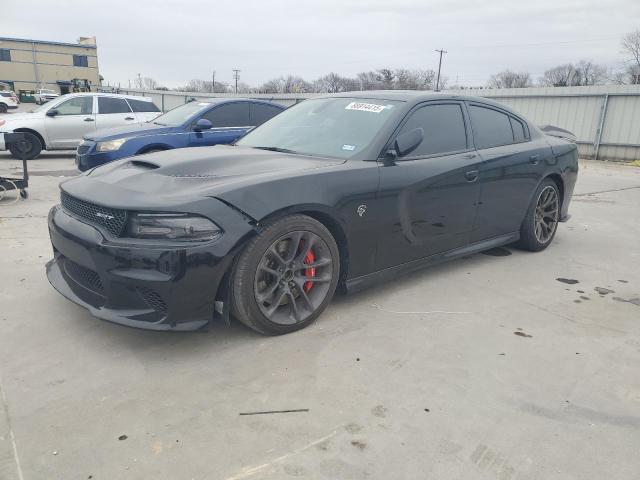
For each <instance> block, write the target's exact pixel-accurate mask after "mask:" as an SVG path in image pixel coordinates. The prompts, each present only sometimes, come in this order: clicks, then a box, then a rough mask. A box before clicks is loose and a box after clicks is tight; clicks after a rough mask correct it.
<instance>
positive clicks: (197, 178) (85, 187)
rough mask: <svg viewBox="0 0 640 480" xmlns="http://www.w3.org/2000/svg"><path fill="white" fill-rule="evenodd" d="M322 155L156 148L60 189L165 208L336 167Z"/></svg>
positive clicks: (126, 205) (121, 204)
mask: <svg viewBox="0 0 640 480" xmlns="http://www.w3.org/2000/svg"><path fill="white" fill-rule="evenodd" d="M344 162H345V160H342V159H334V158H319V157H310V156H306V155H294V154H287V153H278V152H271V151H265V150H258V149H254V148H249V147H234V146H228V145H217V146H215V147H198V148H182V149H176V150H167V151H163V152H154V153H149V154H146V155H139V156H135V157H129V158H125V159H122V160H117V161H115V162H111V163H109V164H106V165H104V166H102V167H98V168H96V169H94V170H91V171H90V172H88V173H87V174H84V175H81V176H78V177H75V178H73V179H70V180H67V181H66V182H64V183H63V184H62V185H61V188H62V189H63V190H64V191H66V192H68V193H69V194H71V195H74V196H76V197H78V198H81V199H83V200H87V201H90V202H94V203H97V204H100V205H105V206H109V207H114V208H122V209H127V210H131V209H151V208H154V209H158V208H160V209H162V208H170V207H172V206H176V205H181V204H184V203H188V202H191V201H193V200H194V199H198V198H203V197H217V198H222V199H224V197H225V195H226V194H227V193H230V192H234V191H236V190H238V189H243V188H247V187H251V186H253V185H256V184H259V183H263V182H269V181H272V180H281V179H282V178H283V177H284V178H286V177H291V176H296V175H304V174H307V173H309V172H310V171H311V170H314V169H322V168H329V167H335V166H336V165H341V164H343V163H344Z"/></svg>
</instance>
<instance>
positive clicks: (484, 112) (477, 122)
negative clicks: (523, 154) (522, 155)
mask: <svg viewBox="0 0 640 480" xmlns="http://www.w3.org/2000/svg"><path fill="white" fill-rule="evenodd" d="M469 115H470V117H471V124H472V125H473V135H474V138H475V141H476V148H478V149H482V148H491V147H499V146H501V145H509V144H512V143H513V141H514V140H513V131H512V130H511V121H510V120H509V115H507V114H506V113H502V112H499V111H498V110H494V109H493V108H487V107H480V106H478V105H470V106H469Z"/></svg>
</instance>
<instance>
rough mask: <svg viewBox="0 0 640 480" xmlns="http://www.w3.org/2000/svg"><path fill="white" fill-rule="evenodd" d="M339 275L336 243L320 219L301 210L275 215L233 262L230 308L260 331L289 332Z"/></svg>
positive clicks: (312, 315)
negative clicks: (293, 213) (292, 213)
mask: <svg viewBox="0 0 640 480" xmlns="http://www.w3.org/2000/svg"><path fill="white" fill-rule="evenodd" d="M305 243H308V247H307V248H305ZM282 245H285V246H284V247H282ZM281 247H282V248H284V250H283V249H282V248H281ZM312 266H313V267H312ZM339 276H340V253H339V251H338V246H337V245H336V241H335V239H334V238H333V236H332V235H331V232H329V230H328V229H327V228H326V227H325V226H324V225H323V224H322V223H320V222H318V221H317V220H315V219H313V218H311V217H308V216H306V215H292V216H289V217H285V218H282V219H280V220H276V221H274V222H272V223H270V224H268V225H267V226H266V227H264V228H263V229H262V231H261V232H260V233H259V234H258V235H257V236H256V237H255V238H253V239H252V240H251V241H250V242H249V244H248V245H247V246H246V247H245V248H244V250H243V251H242V253H240V255H239V256H238V257H237V258H236V261H235V262H234V266H233V270H232V273H231V295H230V297H231V313H232V314H233V316H234V317H235V318H237V319H238V320H239V321H240V322H242V323H244V324H245V325H246V326H248V327H250V328H252V329H254V330H256V331H258V332H260V333H262V334H265V335H282V334H285V333H291V332H295V331H297V330H300V329H302V328H305V327H307V326H308V325H309V324H311V323H312V322H313V321H314V320H315V319H316V318H317V317H318V316H319V315H320V314H321V313H322V312H323V311H324V309H325V308H326V307H327V305H328V304H329V302H330V301H331V298H332V297H333V294H334V292H335V289H336V285H337V283H338V278H339ZM310 280H312V281H310ZM314 289H315V290H314ZM265 292H267V293H265ZM259 298H260V299H261V300H259ZM269 311H271V313H269Z"/></svg>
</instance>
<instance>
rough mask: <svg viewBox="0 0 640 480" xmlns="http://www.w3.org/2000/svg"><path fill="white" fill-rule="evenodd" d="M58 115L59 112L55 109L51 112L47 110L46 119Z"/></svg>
mask: <svg viewBox="0 0 640 480" xmlns="http://www.w3.org/2000/svg"><path fill="white" fill-rule="evenodd" d="M59 113H60V112H59V111H58V110H57V109H55V108H52V109H51V110H47V117H55V116H56V115H58V114H59Z"/></svg>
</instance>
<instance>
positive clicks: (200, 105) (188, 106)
mask: <svg viewBox="0 0 640 480" xmlns="http://www.w3.org/2000/svg"><path fill="white" fill-rule="evenodd" d="M210 106H211V104H210V103H207V102H189V103H185V104H184V105H180V106H179V107H176V108H174V109H173V110H169V111H168V112H167V113H165V114H163V115H160V116H159V117H156V118H155V119H154V120H153V123H155V124H156V125H166V126H169V127H177V126H178V125H182V124H183V123H184V122H186V121H187V120H189V119H190V118H191V117H192V116H193V115H194V114H195V113H197V112H200V111H201V110H204V109H206V108H208V107H210Z"/></svg>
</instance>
